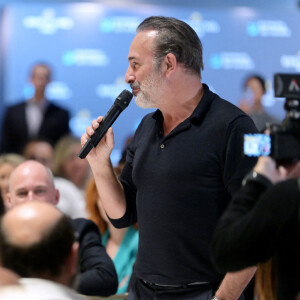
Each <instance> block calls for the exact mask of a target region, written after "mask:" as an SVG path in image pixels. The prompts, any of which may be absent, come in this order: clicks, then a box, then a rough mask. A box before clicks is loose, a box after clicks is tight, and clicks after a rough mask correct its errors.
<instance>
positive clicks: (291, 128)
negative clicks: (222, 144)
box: [244, 73, 300, 163]
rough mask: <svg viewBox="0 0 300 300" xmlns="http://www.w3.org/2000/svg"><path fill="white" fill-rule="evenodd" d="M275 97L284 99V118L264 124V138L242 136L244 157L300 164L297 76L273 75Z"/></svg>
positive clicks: (299, 107) (298, 85)
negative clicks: (266, 131) (261, 157)
mask: <svg viewBox="0 0 300 300" xmlns="http://www.w3.org/2000/svg"><path fill="white" fill-rule="evenodd" d="M274 89H275V97H284V98H286V99H285V104H284V109H285V110H286V116H285V118H284V120H283V122H282V123H281V124H280V125H279V124H267V127H266V128H267V129H268V130H269V132H270V133H269V135H267V134H246V135H245V136H244V154H245V155H247V156H256V157H258V156H270V157H272V158H273V159H275V160H276V161H277V162H279V163H292V162H294V161H297V160H300V74H295V75H294V74H280V73H278V74H275V75H274Z"/></svg>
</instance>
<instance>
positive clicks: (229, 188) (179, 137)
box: [112, 85, 257, 285]
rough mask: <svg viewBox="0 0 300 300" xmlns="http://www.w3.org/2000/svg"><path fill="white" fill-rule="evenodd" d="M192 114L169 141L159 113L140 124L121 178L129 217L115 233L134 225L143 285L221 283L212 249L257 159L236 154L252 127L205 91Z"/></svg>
mask: <svg viewBox="0 0 300 300" xmlns="http://www.w3.org/2000/svg"><path fill="white" fill-rule="evenodd" d="M204 89H205V93H204V96H203V97H202V99H201V101H200V102H199V105H198V106H197V107H196V109H195V110H194V112H193V113H192V115H191V116H190V117H189V118H187V119H186V120H185V121H183V122H182V123H181V124H179V125H178V126H177V127H176V128H175V129H174V130H173V131H172V132H171V133H169V134H168V135H167V136H164V134H163V127H162V124H163V115H162V113H161V112H160V111H159V110H157V111H156V112H154V113H151V114H148V115H146V116H145V117H144V119H143V120H142V122H141V123H140V125H139V127H138V129H137V131H136V133H135V136H134V139H133V141H132V143H131V145H130V147H129V150H128V154H127V162H126V165H125V167H124V169H123V172H122V174H121V176H120V180H121V182H122V184H123V186H124V190H125V194H126V199H127V211H126V213H125V215H124V216H123V217H122V218H121V219H118V220H112V223H113V224H114V225H115V226H116V227H126V226H129V225H130V224H134V223H135V222H136V221H138V223H139V232H140V238H139V250H138V256H137V261H136V264H135V268H134V272H135V274H136V276H137V277H139V278H142V279H144V280H146V281H148V282H152V283H159V284H167V285H177V284H186V283H191V282H199V281H201V282H202V281H205V282H215V281H217V280H220V278H221V276H220V274H217V273H216V271H215V270H214V267H213V266H212V263H211V251H210V243H211V237H212V233H213V230H214V228H215V226H216V223H217V221H218V219H219V217H220V215H221V214H222V212H223V211H224V209H225V208H226V206H227V204H228V202H229V200H230V199H231V195H232V194H233V193H234V192H235V191H236V190H237V189H238V188H239V187H240V184H241V181H242V179H243V177H244V175H245V174H246V173H247V172H248V171H249V170H250V169H251V168H252V167H253V165H254V163H255V159H249V158H246V157H243V155H242V140H243V134H244V133H250V132H257V129H256V127H255V126H254V123H253V122H252V120H251V119H250V117H249V116H247V115H246V114H245V113H243V112H242V111H241V110H240V109H239V108H237V107H236V106H234V105H233V104H231V103H229V102H227V101H225V100H223V99H221V98H220V97H219V96H218V95H216V94H214V93H212V92H211V91H210V90H209V88H208V86H206V85H204Z"/></svg>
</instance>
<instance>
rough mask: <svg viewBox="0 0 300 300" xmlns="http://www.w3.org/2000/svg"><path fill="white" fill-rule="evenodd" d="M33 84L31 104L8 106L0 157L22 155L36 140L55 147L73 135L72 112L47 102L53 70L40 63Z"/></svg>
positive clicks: (35, 66) (23, 103)
mask: <svg viewBox="0 0 300 300" xmlns="http://www.w3.org/2000/svg"><path fill="white" fill-rule="evenodd" d="M30 81H31V83H32V85H33V86H34V95H33V97H32V98H31V99H29V100H28V101H23V102H21V103H18V104H15V105H12V106H9V107H8V108H7V110H6V113H5V115H4V119H3V124H2V141H1V153H8V152H15V153H22V150H23V147H24V145H25V144H26V143H27V142H28V141H29V140H31V139H33V138H44V139H47V140H48V141H49V142H50V143H52V144H53V145H54V144H55V143H56V142H57V140H58V139H59V138H60V137H62V136H63V135H66V134H68V133H69V132H70V129H69V120H70V115H69V112H68V111H67V110H65V109H63V108H61V107H59V106H57V105H55V104H54V103H52V102H50V101H49V100H48V99H46V96H45V91H46V87H47V85H48V84H49V83H50V81H51V69H50V67H49V66H48V65H47V64H44V63H37V64H35V65H34V66H33V68H32V70H31V76H30Z"/></svg>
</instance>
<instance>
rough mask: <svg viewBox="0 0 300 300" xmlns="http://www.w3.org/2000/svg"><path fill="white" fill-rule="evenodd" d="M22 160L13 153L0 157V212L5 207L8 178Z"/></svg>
mask: <svg viewBox="0 0 300 300" xmlns="http://www.w3.org/2000/svg"><path fill="white" fill-rule="evenodd" d="M24 160H25V159H24V157H23V156H21V155H19V154H15V153H7V154H2V155H0V192H1V194H0V195H1V197H0V198H1V200H2V201H1V206H2V212H4V211H5V209H6V207H7V199H6V194H7V192H8V180H9V176H10V174H11V172H12V171H13V170H14V169H15V168H16V167H17V166H18V165H19V164H20V163H22V162H23V161H24Z"/></svg>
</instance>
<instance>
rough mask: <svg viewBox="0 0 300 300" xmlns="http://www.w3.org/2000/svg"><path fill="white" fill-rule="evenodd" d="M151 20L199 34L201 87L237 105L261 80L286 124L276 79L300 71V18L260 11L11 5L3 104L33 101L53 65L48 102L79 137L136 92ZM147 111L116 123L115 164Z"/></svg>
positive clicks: (6, 20) (5, 23) (5, 26)
mask: <svg viewBox="0 0 300 300" xmlns="http://www.w3.org/2000/svg"><path fill="white" fill-rule="evenodd" d="M150 15H165V16H173V17H176V18H179V19H182V20H184V21H186V22H188V23H189V24H190V25H191V26H192V27H193V28H194V29H195V31H196V32H197V33H198V35H199V37H200V39H201V40H202V43H203V48H204V66H205V69H204V71H203V74H202V81H203V82H204V83H207V84H208V85H209V86H210V87H211V89H212V90H214V91H215V92H216V93H218V94H219V95H220V96H222V97H223V98H225V99H227V100H229V101H230V102H232V103H234V104H237V103H238V100H239V98H240V96H241V93H242V82H243V79H244V78H245V76H246V75H248V74H249V73H259V74H261V75H262V76H264V77H266V78H267V80H268V92H267V95H266V97H265V99H264V100H265V101H264V103H265V106H266V109H267V110H268V111H269V112H270V113H271V114H273V115H274V116H276V117H278V118H283V117H284V114H285V112H284V110H283V99H276V100H275V99H274V97H273V87H272V80H273V74H274V73H276V72H283V73H295V72H299V71H300V46H299V45H300V44H299V28H300V13H299V12H298V11H295V12H293V13H291V12H289V13H287V12H277V13H276V12H269V11H264V10H257V9H253V8H232V9H222V10H218V9H203V10H199V9H196V8H195V9H193V8H192V7H189V8H182V7H175V6H174V7H170V6H168V7H163V6H156V5H151V6H150V5H135V7H134V9H133V7H132V6H130V7H126V6H124V7H122V6H109V5H101V4H94V3H93V4H92V3H74V4H50V3H49V4H48V5H45V4H40V5H39V4H15V5H8V6H6V7H5V8H4V13H3V20H2V31H3V37H2V47H3V52H2V54H3V58H2V61H3V62H4V65H3V67H4V68H3V71H4V73H3V74H4V79H3V87H4V93H3V94H4V105H10V104H13V103H16V102H17V101H20V99H21V98H23V97H25V98H28V97H30V96H31V94H32V87H31V86H30V84H29V83H28V73H29V68H30V66H31V65H32V64H33V63H34V62H36V61H46V62H48V63H50V65H52V66H53V69H54V78H53V82H52V84H51V85H50V86H49V88H48V90H47V93H48V96H49V98H50V99H53V101H56V102H57V103H59V104H60V105H61V106H64V107H67V108H68V109H69V110H70V112H71V115H72V120H71V123H70V125H71V128H72V130H73V132H74V134H76V135H78V136H80V135H81V134H82V133H83V132H84V131H85V128H86V126H87V125H89V124H90V122H91V120H92V119H94V118H96V117H97V116H98V115H104V114H105V113H106V112H107V110H108V109H109V108H110V107H111V105H112V103H113V101H114V100H115V98H116V96H117V95H118V94H119V93H120V92H121V91H122V90H123V89H124V88H127V89H129V90H130V87H129V86H128V85H127V84H126V83H125V81H124V74H125V72H126V69H127V67H128V62H127V54H128V49H129V46H130V43H131V41H132V39H133V37H134V35H135V29H136V27H137V25H138V24H139V23H140V22H141V21H142V20H143V19H144V18H146V17H148V16H150ZM148 112H149V110H143V109H141V108H138V107H137V106H136V105H135V104H134V102H133V101H132V103H131V104H130V106H129V107H128V108H127V109H126V111H124V112H123V113H122V114H121V116H120V117H119V118H118V120H117V121H116V122H115V124H114V125H113V127H114V132H115V140H116V147H115V148H116V149H115V151H114V153H113V156H112V160H113V162H115V161H116V160H117V159H118V157H119V155H120V151H121V148H122V147H123V144H124V142H125V139H126V138H127V136H128V135H130V134H131V133H133V132H134V130H135V128H136V126H137V125H138V123H139V121H140V120H141V118H142V117H143V116H144V115H145V114H146V113H148Z"/></svg>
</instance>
